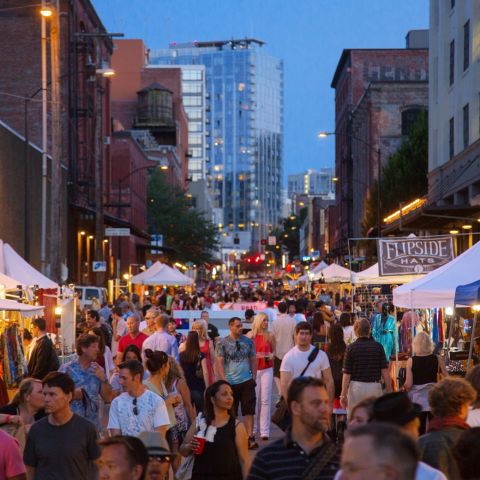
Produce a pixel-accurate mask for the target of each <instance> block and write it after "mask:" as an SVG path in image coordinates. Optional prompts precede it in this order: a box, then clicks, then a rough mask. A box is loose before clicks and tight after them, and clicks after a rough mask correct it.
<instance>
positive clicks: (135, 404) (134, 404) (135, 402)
mask: <svg viewBox="0 0 480 480" xmlns="http://www.w3.org/2000/svg"><path fill="white" fill-rule="evenodd" d="M132 403H133V414H134V415H138V407H137V399H136V398H134V399H133V402H132Z"/></svg>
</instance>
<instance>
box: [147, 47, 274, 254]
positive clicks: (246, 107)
mask: <svg viewBox="0 0 480 480" xmlns="http://www.w3.org/2000/svg"><path fill="white" fill-rule="evenodd" d="M263 45H264V43H263V42H261V41H259V40H255V39H243V40H225V41H212V42H193V43H187V44H171V45H170V47H169V48H168V49H162V50H152V51H151V52H150V64H151V65H152V66H154V65H204V66H205V74H206V86H207V101H208V104H207V105H206V110H205V113H206V124H207V132H206V147H207V178H208V182H209V186H210V189H211V192H212V194H213V202H214V208H215V213H216V216H215V218H216V222H217V224H218V226H219V228H220V229H221V230H222V232H223V237H222V243H223V245H224V247H228V245H229V242H230V241H231V244H232V246H234V247H233V248H236V249H238V250H247V249H249V248H250V247H253V248H258V246H259V245H260V239H262V238H265V237H266V235H267V233H268V230H269V229H270V228H271V226H273V225H275V224H276V223H277V221H278V219H279V216H280V211H281V187H282V175H283V62H282V61H281V60H278V59H276V58H273V57H271V56H269V55H267V54H266V53H264V51H263V49H262V47H263ZM184 83H185V84H186V83H187V82H186V81H185V82H184ZM186 96H187V94H186V92H184V95H183V98H184V104H185V106H186V108H188V106H189V105H188V102H189V100H187V102H186V103H185V99H186ZM201 100H202V99H201V98H200V97H199V96H197V97H196V99H195V100H193V99H192V101H195V102H200V101H201ZM195 106H196V107H198V108H200V107H201V106H202V105H195ZM192 107H193V105H192ZM194 134H195V132H191V135H194ZM236 239H238V240H236Z"/></svg>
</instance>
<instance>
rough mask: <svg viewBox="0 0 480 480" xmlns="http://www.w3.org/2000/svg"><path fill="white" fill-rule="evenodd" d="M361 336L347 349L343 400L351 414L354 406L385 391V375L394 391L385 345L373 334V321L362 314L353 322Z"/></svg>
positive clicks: (357, 335) (344, 364) (387, 382)
mask: <svg viewBox="0 0 480 480" xmlns="http://www.w3.org/2000/svg"><path fill="white" fill-rule="evenodd" d="M353 330H354V332H355V336H356V337H357V340H355V342H353V343H351V344H350V345H349V346H348V347H347V350H346V352H345V357H344V361H343V379H342V393H341V395H340V403H341V405H342V407H343V408H346V409H347V412H348V416H349V417H350V413H351V411H352V409H353V407H354V406H355V405H356V404H357V403H358V402H360V401H361V400H363V399H364V398H367V397H380V396H381V395H382V393H383V392H382V384H381V383H380V381H381V379H382V378H383V381H384V383H385V389H386V392H387V393H390V392H391V391H392V381H391V379H390V375H389V374H388V361H387V358H386V357H385V350H384V349H383V347H382V345H381V344H380V343H378V342H376V341H375V340H373V338H371V337H370V322H369V321H368V320H367V319H366V318H361V319H359V320H357V321H356V322H355V325H354V326H353Z"/></svg>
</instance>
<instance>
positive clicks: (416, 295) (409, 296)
mask: <svg viewBox="0 0 480 480" xmlns="http://www.w3.org/2000/svg"><path fill="white" fill-rule="evenodd" d="M479 265H480V243H476V244H475V245H473V247H471V248H469V249H468V250H467V251H465V252H463V253H462V254H461V255H459V256H458V257H457V258H454V259H453V260H452V261H451V262H448V263H447V264H446V265H443V266H441V267H440V268H437V269H436V270H434V271H433V272H431V273H429V274H428V275H425V276H424V277H423V278H421V279H419V280H415V281H413V282H410V283H407V284H406V285H402V286H401V287H397V288H396V289H395V290H394V291H393V304H394V305H396V306H397V307H406V308H431V307H452V308H453V307H454V301H455V290H456V288H457V287H458V286H460V285H466V284H468V283H472V282H475V281H477V280H479V279H480V271H479V269H478V266H479Z"/></svg>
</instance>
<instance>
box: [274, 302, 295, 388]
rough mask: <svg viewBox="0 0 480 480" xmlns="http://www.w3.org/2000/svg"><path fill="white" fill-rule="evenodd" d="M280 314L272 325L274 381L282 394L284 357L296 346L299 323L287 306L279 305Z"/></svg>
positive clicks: (283, 303)
mask: <svg viewBox="0 0 480 480" xmlns="http://www.w3.org/2000/svg"><path fill="white" fill-rule="evenodd" d="M278 311H279V314H278V315H277V318H276V319H275V320H274V321H273V323H272V335H273V336H274V337H275V356H274V357H273V379H274V381H275V386H276V387H277V391H278V392H280V365H281V364H282V360H283V357H284V355H285V354H286V353H287V352H288V351H289V350H290V349H291V348H292V347H293V346H294V345H295V326H296V324H297V322H295V319H294V318H292V317H291V316H290V315H287V304H286V303H285V302H280V303H279V304H278Z"/></svg>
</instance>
